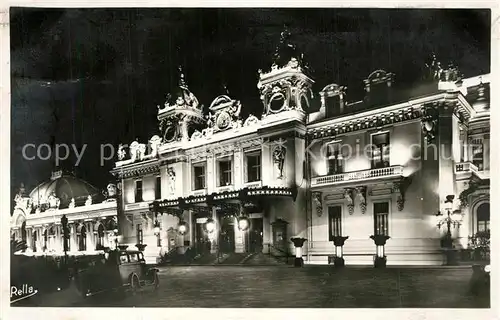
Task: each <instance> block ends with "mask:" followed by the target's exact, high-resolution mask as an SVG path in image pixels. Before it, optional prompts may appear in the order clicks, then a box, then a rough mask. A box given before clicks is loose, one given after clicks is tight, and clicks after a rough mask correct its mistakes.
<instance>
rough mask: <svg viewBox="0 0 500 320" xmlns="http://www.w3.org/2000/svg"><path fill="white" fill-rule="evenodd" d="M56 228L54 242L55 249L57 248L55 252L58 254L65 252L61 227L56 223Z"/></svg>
mask: <svg viewBox="0 0 500 320" xmlns="http://www.w3.org/2000/svg"><path fill="white" fill-rule="evenodd" d="M55 228H56V237H55V241H54V247H55V248H54V250H55V251H57V252H63V243H62V232H61V231H62V230H61V225H60V224H58V223H56V225H55Z"/></svg>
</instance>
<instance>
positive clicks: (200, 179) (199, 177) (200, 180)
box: [193, 163, 206, 190]
mask: <svg viewBox="0 0 500 320" xmlns="http://www.w3.org/2000/svg"><path fill="white" fill-rule="evenodd" d="M205 168H206V167H205V164H204V163H203V164H196V165H193V179H194V180H193V190H200V189H205V188H206V183H205Z"/></svg>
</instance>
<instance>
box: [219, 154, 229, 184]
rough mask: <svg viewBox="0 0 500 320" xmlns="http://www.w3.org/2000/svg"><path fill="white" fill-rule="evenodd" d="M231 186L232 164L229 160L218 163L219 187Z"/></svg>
mask: <svg viewBox="0 0 500 320" xmlns="http://www.w3.org/2000/svg"><path fill="white" fill-rule="evenodd" d="M231 184H232V163H231V160H220V161H219V187H222V186H229V185H231Z"/></svg>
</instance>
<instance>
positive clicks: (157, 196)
mask: <svg viewBox="0 0 500 320" xmlns="http://www.w3.org/2000/svg"><path fill="white" fill-rule="evenodd" d="M155 199H156V200H158V199H161V176H157V177H156V180H155Z"/></svg>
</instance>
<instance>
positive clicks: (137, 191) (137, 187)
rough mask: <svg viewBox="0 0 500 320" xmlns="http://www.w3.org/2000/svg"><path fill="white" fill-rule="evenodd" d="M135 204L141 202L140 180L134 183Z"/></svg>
mask: <svg viewBox="0 0 500 320" xmlns="http://www.w3.org/2000/svg"><path fill="white" fill-rule="evenodd" d="M135 202H142V180H137V181H136V182H135Z"/></svg>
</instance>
